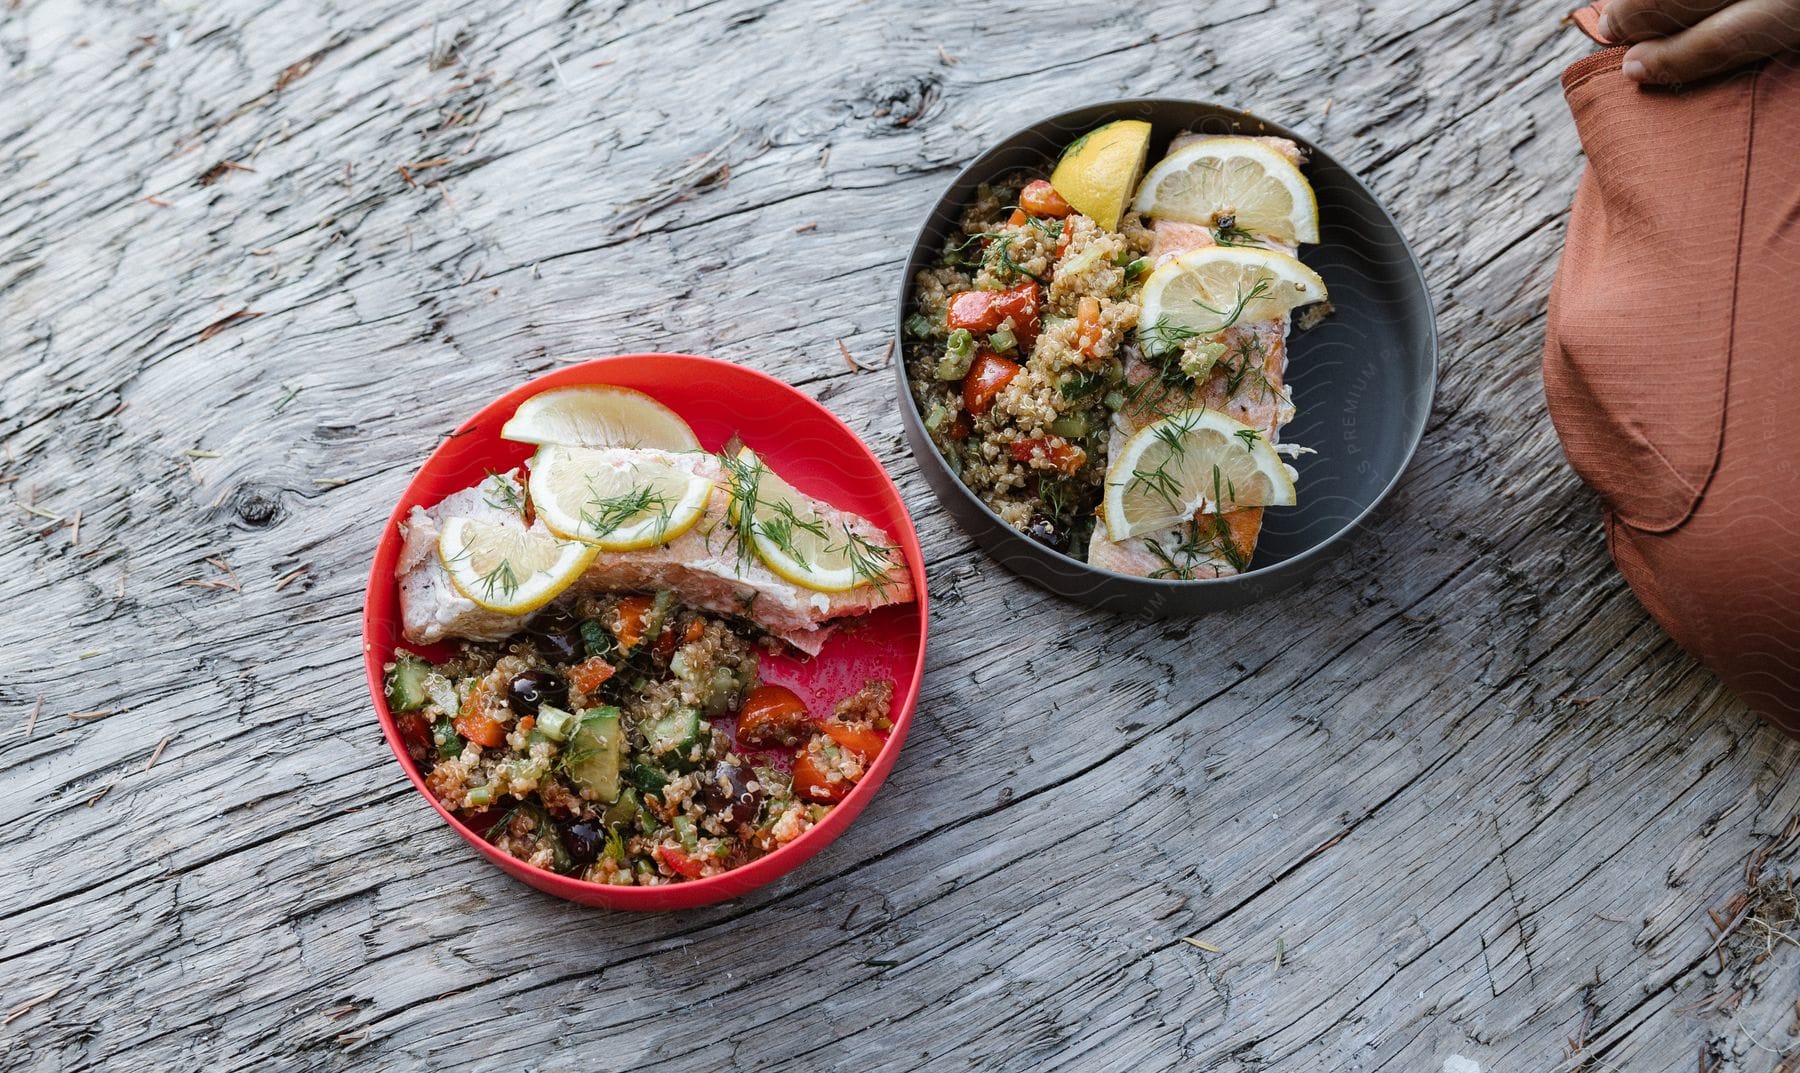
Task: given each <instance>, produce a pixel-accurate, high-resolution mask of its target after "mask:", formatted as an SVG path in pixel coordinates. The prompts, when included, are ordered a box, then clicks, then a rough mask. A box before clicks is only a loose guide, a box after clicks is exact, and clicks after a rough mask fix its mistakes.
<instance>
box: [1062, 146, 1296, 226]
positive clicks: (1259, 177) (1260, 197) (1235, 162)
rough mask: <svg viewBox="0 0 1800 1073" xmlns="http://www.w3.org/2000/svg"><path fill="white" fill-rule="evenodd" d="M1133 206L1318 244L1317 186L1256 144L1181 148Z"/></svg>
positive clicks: (1155, 170) (1165, 216)
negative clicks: (1227, 220) (1227, 222)
mask: <svg viewBox="0 0 1800 1073" xmlns="http://www.w3.org/2000/svg"><path fill="white" fill-rule="evenodd" d="M1063 197H1065V198H1066V197H1068V195H1067V194H1064V195H1063ZM1131 207H1132V208H1134V209H1136V210H1137V211H1139V212H1141V213H1143V214H1144V215H1145V216H1152V217H1158V218H1161V219H1166V220H1182V221H1185V222H1187V223H1192V224H1206V225H1208V226H1216V225H1217V224H1218V223H1219V221H1220V220H1221V219H1223V218H1224V217H1227V216H1229V217H1231V218H1232V226H1233V227H1235V228H1237V229H1239V230H1243V231H1248V232H1250V233H1251V234H1252V235H1254V236H1256V237H1258V238H1268V239H1274V240H1275V241H1277V242H1284V243H1288V244H1290V245H1291V244H1295V243H1300V242H1317V241H1319V202H1318V199H1317V198H1315V197H1314V196H1313V188H1312V184H1311V183H1309V182H1307V181H1306V176H1304V175H1302V174H1300V169H1299V168H1296V167H1295V166H1294V165H1293V164H1292V163H1290V162H1289V161H1288V158H1287V157H1285V156H1282V155H1281V154H1280V153H1278V152H1276V151H1275V150H1274V149H1271V148H1270V147H1269V146H1267V145H1265V144H1263V143H1262V142H1260V141H1257V140H1256V139H1255V138H1205V139H1202V140H1200V141H1197V142H1194V143H1193V144H1191V145H1187V146H1184V147H1182V148H1180V149H1177V150H1176V151H1175V152H1173V153H1170V154H1169V155H1168V156H1166V157H1164V158H1163V160H1162V163H1160V164H1158V165H1156V167H1154V168H1151V169H1150V174H1148V175H1146V176H1144V181H1143V184H1142V185H1140V186H1139V187H1138V192H1137V199H1136V200H1135V201H1133V202H1132V204H1131Z"/></svg>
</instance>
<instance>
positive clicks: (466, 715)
mask: <svg viewBox="0 0 1800 1073" xmlns="http://www.w3.org/2000/svg"><path fill="white" fill-rule="evenodd" d="M451 723H452V725H454V726H455V727H456V732H457V733H458V734H461V735H462V736H463V737H465V738H467V739H469V740H470V741H472V742H474V743H475V744H477V745H479V746H481V747H482V748H483V749H498V748H499V747H500V746H502V745H505V744H506V724H505V723H502V722H500V721H499V720H497V719H492V718H489V717H488V716H487V715H486V714H484V713H482V712H477V711H465V712H463V713H462V714H461V715H459V716H457V717H456V718H455V719H453V720H451Z"/></svg>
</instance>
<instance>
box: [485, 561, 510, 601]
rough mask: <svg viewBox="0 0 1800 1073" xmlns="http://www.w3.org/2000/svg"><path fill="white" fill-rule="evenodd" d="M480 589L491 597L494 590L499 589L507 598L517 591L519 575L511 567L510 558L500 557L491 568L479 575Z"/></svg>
mask: <svg viewBox="0 0 1800 1073" xmlns="http://www.w3.org/2000/svg"><path fill="white" fill-rule="evenodd" d="M481 588H482V591H483V592H484V593H485V594H486V595H487V596H488V597H489V598H492V597H493V595H494V590H495V589H499V590H500V591H501V593H503V594H504V595H506V596H507V597H508V598H511V596H512V595H513V594H514V593H516V592H518V591H519V575H518V572H517V571H515V570H514V569H513V564H512V560H511V559H502V560H500V561H499V562H498V563H497V564H495V566H494V568H493V569H492V570H489V571H488V572H487V573H485V574H483V575H481Z"/></svg>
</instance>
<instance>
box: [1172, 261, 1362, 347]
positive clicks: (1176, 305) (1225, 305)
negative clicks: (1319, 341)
mask: <svg viewBox="0 0 1800 1073" xmlns="http://www.w3.org/2000/svg"><path fill="white" fill-rule="evenodd" d="M1325 297H1326V294H1325V281H1324V280H1322V279H1320V278H1319V274H1318V273H1317V272H1314V271H1313V270H1312V269H1310V268H1308V267H1306V265H1304V264H1302V263H1301V262H1300V260H1299V259H1298V258H1295V257H1290V256H1288V255H1287V254H1285V253H1278V252H1276V251H1275V250H1266V249H1263V248H1262V247H1260V246H1205V247H1202V248H1201V249H1198V250H1194V251H1193V252H1191V253H1184V254H1182V255H1181V256H1180V257H1176V258H1174V259H1172V260H1169V261H1165V262H1163V264H1162V265H1161V266H1160V267H1158V268H1157V269H1156V270H1155V271H1154V272H1151V273H1150V275H1149V277H1148V278H1146V279H1145V280H1144V290H1143V293H1142V294H1141V295H1140V296H1139V301H1140V303H1141V304H1142V310H1141V312H1140V313H1139V314H1138V325H1139V328H1138V331H1139V335H1140V336H1143V335H1144V333H1146V332H1149V333H1151V334H1153V335H1157V336H1160V338H1161V339H1162V340H1164V341H1166V340H1169V339H1171V338H1184V337H1189V336H1196V335H1202V336H1204V335H1216V334H1218V333H1219V332H1222V331H1224V330H1225V329H1226V328H1229V327H1231V326H1232V325H1234V324H1250V323H1253V322H1255V321H1259V320H1277V319H1279V318H1281V317H1284V316H1286V315H1287V314H1288V313H1291V312H1293V310H1295V309H1296V308H1298V307H1300V306H1303V305H1310V304H1312V303H1313V302H1322V301H1324V300H1325ZM1171 333H1174V334H1173V335H1171Z"/></svg>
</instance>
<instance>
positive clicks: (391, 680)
mask: <svg viewBox="0 0 1800 1073" xmlns="http://www.w3.org/2000/svg"><path fill="white" fill-rule="evenodd" d="M430 673H431V664H429V663H426V662H425V661H424V660H422V659H420V658H419V657H418V656H415V655H413V654H412V653H411V652H396V653H394V662H393V665H392V666H390V667H389V668H388V672H387V699H388V707H389V708H392V709H393V710H394V711H396V712H416V711H418V710H419V709H420V708H423V707H425V705H426V704H428V703H430V701H431V697H430V695H429V694H427V693H426V692H425V676H426V675H428V674H430Z"/></svg>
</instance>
